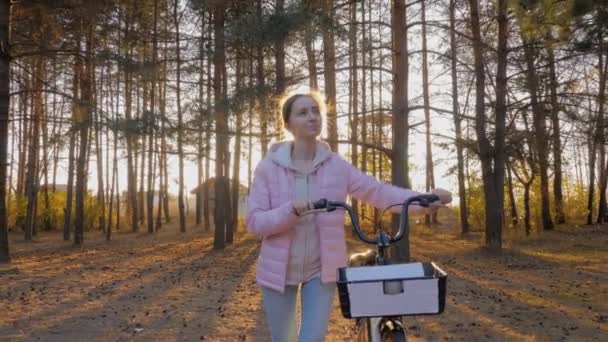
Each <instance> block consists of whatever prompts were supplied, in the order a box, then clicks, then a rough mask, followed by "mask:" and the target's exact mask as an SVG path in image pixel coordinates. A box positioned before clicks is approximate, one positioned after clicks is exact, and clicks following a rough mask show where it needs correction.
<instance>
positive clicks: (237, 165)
mask: <svg viewBox="0 0 608 342" xmlns="http://www.w3.org/2000/svg"><path fill="white" fill-rule="evenodd" d="M277 58H278V56H277ZM283 58H285V56H284V54H283ZM284 67H285V66H284V65H283V72H285V70H284ZM242 71H243V68H242V61H241V59H240V56H237V60H236V90H235V92H236V93H237V94H239V92H240V91H241V89H240V87H241V82H242V80H243V75H242ZM277 72H278V67H277ZM283 77H284V75H283ZM277 78H278V75H277ZM277 81H278V79H277ZM277 87H278V85H277ZM283 87H284V85H283ZM278 91H279V88H277V92H278ZM283 91H284V89H283V90H281V93H282V92H283ZM235 114H236V127H235V131H236V136H235V138H234V159H233V160H234V165H233V169H232V196H231V197H230V199H231V200H232V205H231V209H232V210H231V214H232V219H231V221H232V224H231V226H232V227H233V229H234V230H236V229H238V217H239V209H238V208H239V194H240V193H241V181H240V177H239V171H240V169H241V139H242V136H241V130H242V129H243V113H242V112H241V110H237V111H236V113H235ZM226 242H228V243H231V242H232V239H230V240H229V239H228V237H227V239H226Z"/></svg>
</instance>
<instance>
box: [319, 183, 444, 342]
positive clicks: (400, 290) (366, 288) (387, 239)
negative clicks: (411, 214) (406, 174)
mask: <svg viewBox="0 0 608 342" xmlns="http://www.w3.org/2000/svg"><path fill="white" fill-rule="evenodd" d="M437 200H439V197H437V196H436V195H432V194H429V195H426V194H425V195H418V196H414V197H412V198H409V199H408V200H406V201H404V202H403V203H398V204H394V205H391V206H389V207H388V208H385V209H384V211H386V210H388V209H389V208H392V207H394V206H398V205H401V206H402V209H401V217H400V222H399V231H398V232H397V234H396V235H395V236H391V235H390V234H389V233H387V232H386V231H384V230H383V229H382V226H381V223H380V222H379V221H378V222H375V228H376V236H375V237H374V238H370V237H368V236H367V235H365V233H364V232H363V231H362V229H361V226H360V225H359V219H358V217H357V215H356V214H355V212H354V210H353V208H352V207H351V206H349V205H348V204H346V203H344V202H337V201H328V200H327V199H320V200H318V201H316V202H314V203H313V207H314V209H313V210H312V211H313V212H319V211H322V212H331V211H334V210H336V209H338V208H342V209H344V210H346V211H347V212H348V214H349V216H350V218H351V222H352V225H353V228H354V229H355V233H356V234H357V237H358V238H359V239H360V240H362V241H364V242H366V243H369V244H373V245H376V250H375V251H374V250H368V251H367V252H366V253H357V254H353V255H351V256H350V258H349V265H348V266H347V267H341V268H339V269H338V280H337V286H338V293H339V299H340V308H341V311H342V315H343V316H344V317H346V318H355V319H356V321H355V337H356V339H355V340H356V341H369V342H380V341H394V342H401V341H407V337H406V329H405V327H404V324H403V321H402V319H401V316H407V315H436V314H440V313H442V312H443V310H444V308H445V292H446V283H447V274H446V273H445V272H444V271H443V270H441V269H440V268H439V267H438V266H437V265H435V263H433V262H416V263H405V264H390V263H389V258H388V248H389V247H390V245H391V244H392V243H394V242H397V241H399V240H401V239H402V238H403V237H404V236H406V234H409V222H408V207H409V206H410V205H412V204H417V205H420V206H423V207H428V206H429V205H430V204H431V203H432V202H435V201H437ZM383 213H384V212H383ZM380 217H382V215H380Z"/></svg>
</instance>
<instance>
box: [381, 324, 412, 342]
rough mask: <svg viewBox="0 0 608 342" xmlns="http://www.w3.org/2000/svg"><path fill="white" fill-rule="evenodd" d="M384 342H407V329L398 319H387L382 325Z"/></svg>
mask: <svg viewBox="0 0 608 342" xmlns="http://www.w3.org/2000/svg"><path fill="white" fill-rule="evenodd" d="M380 335H381V337H382V342H406V341H407V337H406V336H405V328H404V327H403V324H402V323H401V321H400V320H398V319H387V320H385V321H383V322H382V323H381V324H380Z"/></svg>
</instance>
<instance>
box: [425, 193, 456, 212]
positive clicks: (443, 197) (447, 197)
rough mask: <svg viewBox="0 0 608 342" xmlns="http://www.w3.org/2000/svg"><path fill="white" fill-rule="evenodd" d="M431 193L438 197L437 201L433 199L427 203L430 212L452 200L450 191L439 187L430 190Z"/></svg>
mask: <svg viewBox="0 0 608 342" xmlns="http://www.w3.org/2000/svg"><path fill="white" fill-rule="evenodd" d="M431 193H432V194H434V195H437V197H439V201H435V202H433V203H431V204H430V205H429V209H430V210H431V211H432V212H435V211H437V210H438V209H439V208H443V207H445V205H446V204H449V203H451V202H452V193H451V192H449V191H447V190H445V189H441V188H437V189H433V190H431Z"/></svg>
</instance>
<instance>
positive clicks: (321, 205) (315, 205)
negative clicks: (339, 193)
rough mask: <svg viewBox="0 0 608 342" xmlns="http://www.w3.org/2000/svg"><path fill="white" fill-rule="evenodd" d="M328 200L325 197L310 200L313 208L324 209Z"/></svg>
mask: <svg viewBox="0 0 608 342" xmlns="http://www.w3.org/2000/svg"><path fill="white" fill-rule="evenodd" d="M328 203H329V202H328V201H327V199H325V198H321V199H320V200H318V201H314V202H312V207H313V209H326V208H327V205H328Z"/></svg>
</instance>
